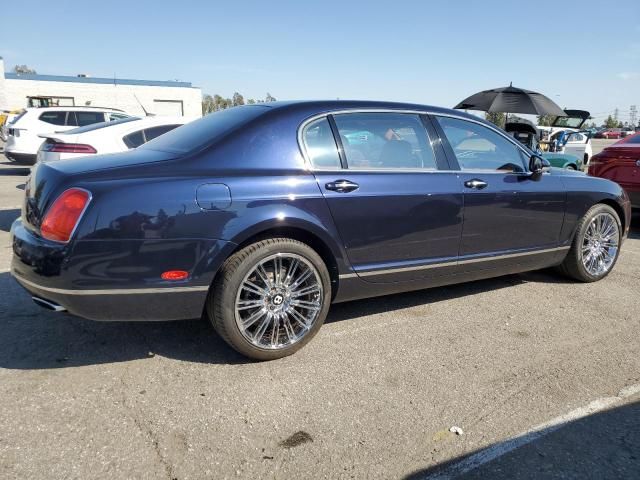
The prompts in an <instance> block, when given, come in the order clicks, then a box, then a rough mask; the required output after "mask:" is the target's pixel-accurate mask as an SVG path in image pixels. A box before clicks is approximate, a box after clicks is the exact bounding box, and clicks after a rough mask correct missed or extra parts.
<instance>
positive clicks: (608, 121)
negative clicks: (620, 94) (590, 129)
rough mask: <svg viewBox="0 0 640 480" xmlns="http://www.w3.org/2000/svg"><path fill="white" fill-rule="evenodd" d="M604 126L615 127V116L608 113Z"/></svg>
mask: <svg viewBox="0 0 640 480" xmlns="http://www.w3.org/2000/svg"><path fill="white" fill-rule="evenodd" d="M604 126H605V127H606V128H616V127H617V126H618V121H617V120H616V119H615V118H613V117H612V116H611V115H609V116H608V117H607V119H606V120H605V121H604Z"/></svg>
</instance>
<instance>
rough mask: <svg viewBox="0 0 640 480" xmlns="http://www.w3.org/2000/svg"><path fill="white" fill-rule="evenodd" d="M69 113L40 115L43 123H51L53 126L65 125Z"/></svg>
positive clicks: (45, 113)
mask: <svg viewBox="0 0 640 480" xmlns="http://www.w3.org/2000/svg"><path fill="white" fill-rule="evenodd" d="M66 117H67V112H44V113H42V114H40V117H38V118H39V119H40V121H41V122H45V123H50V124H51V125H64V122H65V119H66Z"/></svg>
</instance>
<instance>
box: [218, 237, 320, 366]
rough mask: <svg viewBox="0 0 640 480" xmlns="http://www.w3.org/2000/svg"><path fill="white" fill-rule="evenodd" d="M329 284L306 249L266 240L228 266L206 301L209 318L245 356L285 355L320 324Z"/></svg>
mask: <svg viewBox="0 0 640 480" xmlns="http://www.w3.org/2000/svg"><path fill="white" fill-rule="evenodd" d="M330 285H331V282H330V277H329V272H328V270H327V267H326V266H325V264H324V262H323V261H322V259H321V258H320V256H319V255H318V254H317V253H316V252H315V251H314V250H313V249H312V248H311V247H309V246H308V245H306V244H304V243H302V242H299V241H297V240H293V239H288V238H271V239H267V240H262V241H260V242H257V243H254V244H251V245H249V246H247V247H245V248H243V249H242V250H240V251H238V252H236V253H235V254H234V255H232V256H231V257H230V258H229V259H228V260H227V261H226V262H225V264H224V265H223V267H222V270H221V272H220V273H219V274H218V276H217V277H216V280H215V282H214V285H213V289H212V293H211V295H210V297H209V300H208V302H207V311H208V316H209V319H210V320H211V323H212V324H213V327H214V328H215V329H216V331H217V332H218V333H219V334H220V336H221V337H222V338H223V339H224V340H225V341H226V342H227V343H228V344H229V345H231V346H232V347H233V348H234V349H236V350H237V351H238V352H240V353H242V354H243V355H246V356H247V357H250V358H253V359H256V360H272V359H276V358H281V357H285V356H287V355H291V354H292V353H294V352H296V351H297V350H299V349H300V348H302V347H303V346H304V345H305V344H306V343H307V342H308V341H309V340H311V338H313V336H314V335H315V334H316V333H317V332H318V330H319V329H320V327H321V326H322V323H323V322H324V319H325V317H326V316H327V312H328V310H329V304H330V300H331V287H330Z"/></svg>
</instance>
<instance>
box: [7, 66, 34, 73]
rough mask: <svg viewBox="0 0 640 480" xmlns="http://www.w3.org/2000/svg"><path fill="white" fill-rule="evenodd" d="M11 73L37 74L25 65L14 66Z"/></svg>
mask: <svg viewBox="0 0 640 480" xmlns="http://www.w3.org/2000/svg"><path fill="white" fill-rule="evenodd" d="M13 72H14V73H17V74H21V73H24V74H33V75H35V74H36V73H38V72H36V71H35V70H34V69H33V68H29V67H28V66H26V65H16V66H15V67H13Z"/></svg>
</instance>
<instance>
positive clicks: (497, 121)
mask: <svg viewBox="0 0 640 480" xmlns="http://www.w3.org/2000/svg"><path fill="white" fill-rule="evenodd" d="M484 118H485V119H486V120H487V121H488V122H491V123H493V124H494V125H497V126H498V127H500V128H504V122H505V115H504V113H502V112H487V113H485V115H484Z"/></svg>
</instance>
